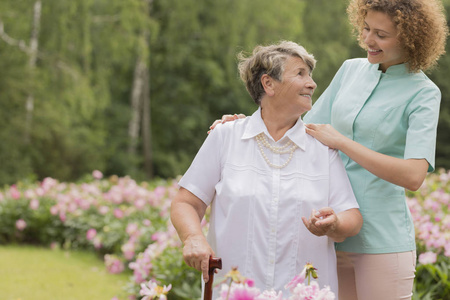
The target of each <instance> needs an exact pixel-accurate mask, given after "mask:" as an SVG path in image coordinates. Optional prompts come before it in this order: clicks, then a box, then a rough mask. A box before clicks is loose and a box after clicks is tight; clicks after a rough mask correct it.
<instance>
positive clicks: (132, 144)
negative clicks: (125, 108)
mask: <svg viewBox="0 0 450 300" xmlns="http://www.w3.org/2000/svg"><path fill="white" fill-rule="evenodd" d="M145 69H146V65H145V62H144V61H143V58H142V55H139V57H138V59H137V60H136V65H135V68H134V76H133V88H132V90H131V119H130V122H129V123H128V137H129V144H128V154H130V155H134V154H136V147H137V144H138V138H139V131H140V130H139V129H140V128H139V127H140V123H141V122H140V121H141V107H142V104H141V102H142V93H143V87H144V81H145Z"/></svg>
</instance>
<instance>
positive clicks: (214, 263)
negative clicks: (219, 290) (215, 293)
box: [203, 256, 222, 300]
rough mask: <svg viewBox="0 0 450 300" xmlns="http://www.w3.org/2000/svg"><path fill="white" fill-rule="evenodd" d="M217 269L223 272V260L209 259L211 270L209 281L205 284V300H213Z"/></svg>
mask: <svg viewBox="0 0 450 300" xmlns="http://www.w3.org/2000/svg"><path fill="white" fill-rule="evenodd" d="M216 269H219V270H222V259H220V258H217V257H212V256H211V257H210V258H209V268H208V276H209V280H208V282H207V283H206V284H205V296H204V297H203V300H212V289H213V281H214V271H215V270H216Z"/></svg>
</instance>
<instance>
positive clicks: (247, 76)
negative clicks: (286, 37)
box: [238, 41, 316, 105]
mask: <svg viewBox="0 0 450 300" xmlns="http://www.w3.org/2000/svg"><path fill="white" fill-rule="evenodd" d="M290 56H297V57H299V58H301V59H302V60H303V61H304V62H305V63H306V64H307V65H308V67H309V69H310V72H312V71H313V70H314V67H315V65H316V60H315V59H314V56H313V55H312V54H309V53H308V52H307V51H306V49H305V48H303V47H302V46H300V45H299V44H297V43H294V42H290V41H281V42H280V43H278V44H276V45H269V46H257V47H256V48H255V49H254V50H253V53H252V55H251V56H249V57H245V55H244V53H243V52H241V53H239V54H238V59H239V65H238V68H239V73H240V76H241V79H242V81H243V82H244V83H245V87H246V88H247V91H248V92H249V93H250V96H251V97H252V98H253V100H254V101H255V103H256V104H258V105H260V104H261V98H262V96H263V95H264V94H265V92H264V88H263V86H262V84H261V77H262V76H263V75H264V74H267V75H269V76H270V77H272V78H274V79H276V80H278V81H281V80H282V76H283V72H284V63H285V61H286V59H287V58H288V57H290Z"/></svg>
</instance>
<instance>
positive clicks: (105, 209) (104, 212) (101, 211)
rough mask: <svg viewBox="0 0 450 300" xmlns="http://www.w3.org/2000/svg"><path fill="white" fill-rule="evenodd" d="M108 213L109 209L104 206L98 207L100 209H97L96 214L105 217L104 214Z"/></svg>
mask: <svg viewBox="0 0 450 300" xmlns="http://www.w3.org/2000/svg"><path fill="white" fill-rule="evenodd" d="M108 211H109V207H108V206H105V205H103V206H100V207H99V208H98V212H99V213H100V214H101V215H106V214H107V213H108Z"/></svg>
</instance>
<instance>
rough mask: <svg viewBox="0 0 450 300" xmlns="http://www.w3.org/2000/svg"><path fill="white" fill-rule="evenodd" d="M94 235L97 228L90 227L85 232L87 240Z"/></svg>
mask: <svg viewBox="0 0 450 300" xmlns="http://www.w3.org/2000/svg"><path fill="white" fill-rule="evenodd" d="M96 235H97V230H95V229H94V228H91V229H89V230H88V231H87V232H86V239H87V240H88V241H90V240H92V239H93V238H95V236H96Z"/></svg>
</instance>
